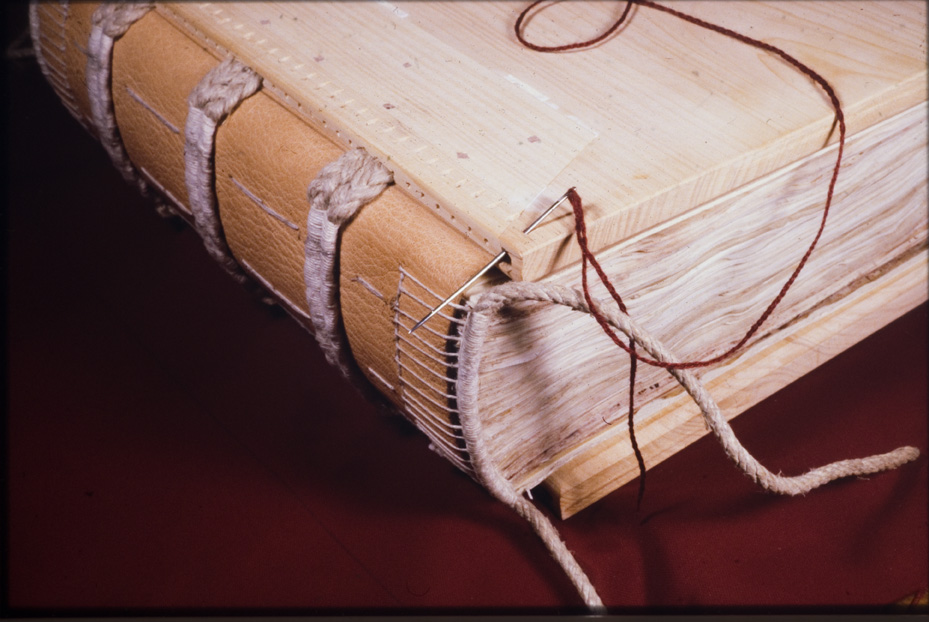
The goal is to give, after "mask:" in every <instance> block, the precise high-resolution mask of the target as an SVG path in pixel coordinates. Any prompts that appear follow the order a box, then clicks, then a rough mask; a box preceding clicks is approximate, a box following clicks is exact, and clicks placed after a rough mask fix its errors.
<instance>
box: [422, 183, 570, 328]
mask: <svg viewBox="0 0 929 622" xmlns="http://www.w3.org/2000/svg"><path fill="white" fill-rule="evenodd" d="M571 190H572V188H569V189H568V190H566V191H565V193H564V194H563V195H561V198H560V199H558V200H557V201H555V202H554V203H552V204H551V205H550V206H549V207H548V209H546V210H545V211H544V212H542V213H541V214H540V215H539V217H538V218H536V219H535V220H533V221H532V223H531V224H530V225H529V226H528V227H526V228H525V229H523V233H525V234H529V233H531V232H532V230H533V229H535V228H536V227H537V226H539V224H540V223H541V222H542V221H543V220H545V218H546V217H548V215H549V214H551V213H552V212H554V211H555V209H556V208H557V207H558V206H559V205H561V204H562V203H564V202H565V199H567V198H568V193H569V192H571ZM504 257H506V251H500V252H499V253H498V254H497V256H496V257H494V258H493V259H491V260H490V261H489V262H487V265H486V266H484V267H483V268H481V269H480V270H478V271H477V272H476V273H475V274H474V276H472V277H471V278H470V279H468V280H467V281H466V282H465V283H464V284H463V285H462V286H461V287H459V288H458V289H456V290H455V291H454V292H453V293H452V294H451V295H449V296H448V298H446V299H445V300H443V301H442V302H440V303H439V306H437V307H435V308H434V309H432V311H430V312H429V315H427V316H426V317H424V318H423V319H421V320H420V321H418V322H416V324H414V325H413V328H411V329H410V333H411V334H412V332H413V331H414V330H416V329H417V328H419V327H420V326H422V325H423V324H425V323H426V322H428V321H429V320H430V319H432V317H433V316H435V314H436V313H438V312H439V311H441V310H442V309H444V308H445V307H446V306H448V304H449V303H451V302H452V301H453V300H455V299H456V298H457V297H458V296H460V295H461V294H462V292H464V291H465V290H466V289H467V288H468V287H470V286H471V284H472V283H474V282H475V281H476V280H478V279H479V278H481V277H482V276H484V275H485V274H487V272H488V271H489V270H490V269H491V268H493V267H494V266H496V265H497V264H498V263H500V262H501V261H503V258H504Z"/></svg>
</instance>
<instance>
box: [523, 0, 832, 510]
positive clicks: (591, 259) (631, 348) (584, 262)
mask: <svg viewBox="0 0 929 622" xmlns="http://www.w3.org/2000/svg"><path fill="white" fill-rule="evenodd" d="M541 1H542V0H537V1H536V2H533V3H532V4H530V5H529V6H528V7H526V8H525V9H524V10H523V12H522V13H521V14H520V16H519V18H518V19H517V20H516V25H515V28H516V37H517V39H518V40H519V42H520V43H522V44H523V45H525V46H526V47H528V48H530V49H532V50H536V51H539V52H560V51H565V50H572V49H578V48H584V47H589V46H591V45H594V44H595V43H599V42H600V41H602V40H604V39H605V38H606V37H608V36H610V35H611V34H612V33H613V32H615V31H616V29H617V28H619V26H620V24H622V23H623V21H624V20H625V19H626V16H627V15H628V14H629V9H630V7H631V6H632V4H637V5H640V6H644V7H649V8H652V9H655V10H658V11H663V12H665V13H668V14H670V15H673V16H675V17H677V18H680V19H682V20H684V21H686V22H688V23H691V24H694V25H696V26H700V27H701V28H705V29H707V30H711V31H713V32H716V33H719V34H722V35H725V36H727V37H730V38H732V39H735V40H737V41H740V42H742V43H745V44H746V45H750V46H752V47H756V48H759V49H761V50H764V51H766V52H769V53H771V54H774V55H775V56H778V57H780V58H781V59H782V60H784V61H785V62H787V63H788V64H790V65H791V66H793V67H794V68H795V69H797V70H798V71H800V72H801V73H803V74H804V75H806V76H807V77H808V78H810V79H811V80H812V81H813V82H815V83H816V84H817V85H818V86H819V87H820V88H821V89H822V90H823V91H824V92H825V93H826V96H827V97H828V98H829V101H830V103H831V104H832V107H833V109H834V110H835V122H836V123H837V124H838V126H839V145H838V149H837V155H836V161H835V166H834V167H833V169H832V177H831V179H830V180H829V187H828V190H827V192H826V201H825V205H824V207H823V215H822V220H821V221H820V223H819V229H818V230H817V231H816V235H815V236H814V237H813V241H812V242H811V243H810V246H809V248H807V250H806V252H805V253H804V254H803V257H802V258H801V259H800V261H799V263H798V264H797V267H796V268H794V271H793V272H792V273H791V275H790V277H789V278H788V279H787V281H786V282H785V283H784V285H783V286H782V287H781V289H780V291H779V292H778V294H777V296H775V297H774V300H772V301H771V302H770V304H768V306H767V308H765V310H764V312H763V313H762V314H761V316H759V317H758V319H757V320H755V322H754V324H752V325H751V326H750V327H749V329H748V331H747V332H746V333H745V335H744V336H743V337H742V338H741V339H739V340H738V341H737V342H736V343H735V344H733V345H732V346H730V347H729V348H728V349H726V351H725V352H723V353H722V354H719V355H717V356H714V357H712V358H709V359H704V360H698V361H684V362H679V363H663V362H661V361H656V360H654V359H651V358H649V357H645V356H640V355H639V354H638V353H637V352H636V349H635V342H634V341H633V340H632V339H630V340H629V345H626V344H625V343H623V342H622V340H621V339H620V338H619V336H618V335H617V334H616V332H615V331H614V330H613V327H612V326H611V325H610V324H609V322H608V321H607V319H606V318H605V317H604V316H603V315H602V314H601V313H600V312H599V311H597V310H596V309H595V308H594V307H593V302H592V300H591V296H590V289H589V287H588V281H587V267H588V264H590V265H591V266H593V268H594V271H595V272H596V273H597V276H598V277H599V279H600V282H601V283H603V285H604V286H605V287H606V289H607V291H608V292H609V294H610V297H611V298H613V300H614V301H615V302H616V304H617V305H618V306H619V309H620V311H622V312H623V313H626V314H627V315H628V312H627V311H626V305H625V304H624V303H623V300H622V298H621V297H620V295H619V293H618V292H617V291H616V288H615V287H614V286H613V283H612V282H611V281H610V278H609V276H607V274H606V272H604V270H603V268H601V267H600V263H599V262H598V261H597V258H596V257H595V256H594V254H593V252H592V251H591V250H590V247H589V245H588V241H587V225H586V224H585V222H584V209H583V204H582V202H581V197H580V195H578V193H577V192H576V190H575V189H574V188H571V189H570V190H569V191H568V200H569V201H570V202H571V207H572V209H573V210H574V223H575V229H574V232H575V237H576V238H577V243H578V246H579V247H580V249H581V285H582V288H583V291H584V298H585V300H586V301H587V305H588V306H589V307H590V310H591V313H592V314H593V316H594V318H596V320H597V323H598V324H599V325H600V327H601V328H602V329H603V332H605V333H606V334H607V336H609V337H610V339H611V340H612V341H613V343H615V344H616V345H617V346H619V347H620V348H622V349H623V350H625V351H626V352H627V353H628V354H629V416H628V422H629V437H630V440H631V442H632V449H633V451H634V452H635V457H636V461H637V462H638V465H639V495H638V504H639V505H641V502H642V496H643V495H644V493H645V462H644V460H643V459H642V454H641V452H640V451H639V447H638V443H637V442H636V439H635V427H634V423H633V417H634V413H635V409H634V401H635V390H634V389H635V374H636V366H637V362H638V361H642V362H643V363H646V364H647V365H652V366H654V367H661V368H664V369H668V370H671V369H693V368H696V367H706V366H708V365H713V364H715V363H718V362H720V361H723V360H725V359H727V358H729V357H730V356H732V355H733V354H735V353H736V352H737V351H738V350H739V349H741V348H742V347H743V346H744V345H745V344H746V343H748V340H749V339H751V338H752V336H753V335H754V334H755V333H756V332H758V329H759V328H761V325H762V324H764V322H765V321H766V320H767V319H768V318H769V317H770V316H771V314H772V313H774V310H775V309H776V308H777V306H778V305H779V304H780V303H781V301H782V300H783V299H784V296H786V295H787V291H788V290H789V289H790V288H791V286H792V285H793V284H794V282H795V281H796V280H797V277H798V276H799V275H800V271H801V270H803V267H804V266H805V265H806V263H807V261H808V260H809V258H810V255H812V254H813V250H814V249H815V248H816V245H817V244H818V243H819V239H820V237H822V234H823V230H824V229H825V228H826V220H827V218H828V217H829V208H830V207H831V206H832V197H833V195H834V193H835V185H836V181H837V180H838V177H839V169H840V168H841V166H842V153H843V151H844V150H845V131H846V128H845V115H844V113H843V112H842V105H841V104H840V102H839V98H838V96H837V95H836V92H835V89H833V88H832V85H831V84H829V82H827V81H826V79H825V78H823V77H822V76H821V75H819V74H818V73H817V72H816V71H814V70H813V69H812V68H810V67H809V66H808V65H806V64H804V63H802V62H801V61H799V60H797V59H796V58H794V57H793V56H791V55H790V54H788V53H787V52H785V51H784V50H782V49H780V48H778V47H775V46H773V45H771V44H769V43H765V42H764V41H759V40H758V39H753V38H751V37H747V36H745V35H743V34H740V33H738V32H735V31H734V30H730V29H728V28H724V27H723V26H719V25H716V24H712V23H710V22H707V21H704V20H702V19H699V18H697V17H693V16H692V15H687V14H686V13H681V12H680V11H678V10H676V9H671V8H668V7H666V6H663V5H660V4H656V3H654V2H652V1H651V0H629V2H627V4H626V9H625V10H624V11H623V14H622V16H621V17H620V18H619V20H618V21H617V22H616V23H614V24H613V26H611V27H610V29H609V30H607V31H606V32H605V33H603V34H602V35H599V36H598V37H596V38H594V39H591V40H589V41H584V42H581V43H574V44H568V45H562V46H554V47H543V46H537V45H535V44H532V43H529V42H528V41H526V40H525V38H524V37H523V35H522V33H521V30H522V23H523V21H524V18H525V16H526V14H527V13H528V12H529V11H530V10H531V9H532V8H533V7H535V6H536V5H537V4H539V3H540V2H541Z"/></svg>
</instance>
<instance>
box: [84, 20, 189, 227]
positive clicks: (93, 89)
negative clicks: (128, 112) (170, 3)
mask: <svg viewBox="0 0 929 622" xmlns="http://www.w3.org/2000/svg"><path fill="white" fill-rule="evenodd" d="M154 6H155V5H154V4H153V3H151V2H127V3H115V2H104V3H103V4H101V5H100V6H99V7H98V8H97V9H96V10H95V11H94V14H93V16H92V17H91V21H92V28H91V32H90V37H89V39H88V41H87V67H86V71H85V82H86V84H87V97H88V100H89V102H90V117H91V118H90V123H91V125H92V126H93V130H94V131H95V132H96V134H97V138H98V139H99V140H100V143H101V144H102V145H103V148H104V150H105V151H106V152H107V155H109V156H110V160H112V162H113V165H114V166H115V167H116V170H117V171H119V173H120V174H121V175H122V176H123V179H125V180H126V181H127V182H128V183H130V184H132V185H134V186H136V187H137V188H138V189H139V192H140V193H141V194H142V196H143V197H145V198H147V199H151V200H152V201H153V202H154V203H155V211H156V212H157V213H158V215H159V216H161V217H163V218H168V217H171V216H177V215H178V209H177V207H175V206H174V205H173V204H172V203H171V202H169V201H164V200H163V199H162V198H161V196H160V195H159V194H158V193H156V192H152V189H151V188H150V187H149V184H148V182H146V180H145V178H144V177H143V176H142V175H140V174H139V172H138V171H137V170H136V169H135V167H134V166H133V164H132V161H131V159H130V158H129V154H128V153H127V152H126V147H125V145H124V144H123V140H122V136H121V135H120V132H119V127H118V125H117V123H116V114H115V110H114V107H113V92H112V84H113V46H114V45H115V43H116V40H117V39H119V38H120V37H122V36H123V35H124V34H126V32H127V31H128V30H129V27H130V26H132V25H133V24H134V23H135V22H137V21H138V20H140V19H141V18H142V17H144V16H145V14H146V13H148V12H149V11H150V10H152V9H153V8H154Z"/></svg>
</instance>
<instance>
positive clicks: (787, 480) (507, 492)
mask: <svg viewBox="0 0 929 622" xmlns="http://www.w3.org/2000/svg"><path fill="white" fill-rule="evenodd" d="M522 301H536V302H550V303H553V304H560V305H564V306H567V307H569V308H571V309H574V310H576V311H580V312H582V313H591V314H592V313H593V312H596V313H599V314H600V315H601V316H602V317H604V318H606V320H607V321H608V322H609V323H610V324H611V325H612V326H613V327H615V328H616V329H617V330H619V331H621V332H622V333H624V334H625V335H626V337H628V338H629V339H631V340H632V341H634V342H635V343H636V344H637V345H638V346H640V347H642V348H643V349H644V350H645V351H646V352H647V353H648V354H649V355H651V356H652V357H654V359H655V360H656V361H660V362H662V363H667V364H668V367H666V369H667V370H668V372H669V373H670V374H671V375H672V376H673V377H674V378H675V379H676V380H677V381H678V382H679V383H680V384H681V386H682V387H684V390H686V391H687V393H688V394H689V395H690V396H691V398H692V399H693V400H694V402H695V403H696V404H697V405H698V406H699V407H700V412H701V413H702V415H703V419H704V422H705V423H706V425H707V428H708V429H709V430H710V431H711V432H713V434H714V435H715V436H716V438H717V439H718V440H719V442H720V444H721V445H722V446H723V450H724V451H725V452H726V455H727V456H729V458H730V459H731V460H732V461H733V462H734V463H735V464H736V466H738V468H739V469H740V470H741V471H742V472H743V473H745V474H746V475H748V476H749V477H750V478H751V479H752V480H753V481H755V482H756V483H758V484H759V485H761V486H762V487H763V488H765V489H766V490H769V491H771V492H775V493H778V494H785V495H801V494H805V493H807V492H809V491H811V490H813V489H815V488H818V487H819V486H822V485H823V484H826V483H828V482H831V481H833V480H835V479H839V478H843V477H850V476H862V475H869V474H873V473H878V472H881V471H886V470H890V469H895V468H897V467H899V466H901V465H903V464H905V463H907V462H911V461H913V460H915V459H916V458H917V457H918V456H919V450H918V449H916V448H915V447H909V446H905V447H900V448H897V449H895V450H894V451H891V452H888V453H885V454H878V455H873V456H869V457H866V458H856V459H850V460H840V461H838V462H833V463H831V464H827V465H824V466H821V467H817V468H814V469H812V470H810V471H808V472H807V473H805V474H803V475H796V476H783V475H779V474H775V473H772V472H771V471H769V470H768V469H767V468H765V467H764V466H763V465H762V464H761V463H759V462H758V461H757V460H756V459H755V458H754V457H753V456H752V455H751V454H750V453H749V452H748V450H746V449H745V447H743V446H742V444H741V443H739V441H738V439H737V438H736V436H735V433H734V432H733V431H732V427H731V426H730V425H729V423H728V422H727V421H726V419H725V417H724V416H723V414H722V412H721V411H720V409H719V406H718V405H717V404H716V402H715V401H714V400H713V398H712V397H711V396H710V394H709V392H708V391H707V389H706V387H704V386H703V384H702V383H701V382H700V381H699V380H698V379H697V377H696V375H694V373H693V372H691V371H690V370H689V369H686V368H680V367H675V366H674V364H675V363H676V362H677V359H676V358H675V357H674V356H672V355H671V354H670V353H669V352H668V350H667V349H666V348H665V347H664V346H663V345H662V343H661V342H660V341H659V340H657V339H656V338H654V337H653V336H652V335H651V334H649V333H648V332H647V331H646V330H645V329H644V328H642V327H641V326H639V325H638V324H637V323H636V322H634V321H633V320H632V318H630V317H629V316H628V315H627V314H625V313H623V312H621V311H620V310H619V309H617V308H615V307H613V306H610V305H606V304H604V303H603V302H601V301H599V300H597V299H595V298H589V297H588V296H587V295H586V294H585V293H584V292H581V291H578V290H575V289H571V288H568V287H564V286H561V285H556V284H547V283H531V282H522V281H520V282H509V283H504V284H502V285H498V286H496V287H493V288H491V289H490V290H488V291H486V292H484V293H483V294H481V295H480V296H479V297H478V298H477V300H476V301H472V302H471V303H469V307H470V313H469V314H468V318H467V320H466V322H465V327H464V331H463V334H462V343H461V350H460V352H459V359H458V384H457V389H458V390H457V393H458V409H459V418H460V424H461V427H462V434H463V436H464V438H465V441H466V443H467V449H468V452H469V455H470V456H471V462H472V465H473V466H474V469H475V472H476V475H477V477H478V480H479V481H480V482H481V483H482V484H483V485H484V486H486V487H487V489H488V490H489V491H490V492H491V493H492V494H493V495H494V496H495V497H497V498H498V499H499V500H500V501H502V502H504V503H506V504H507V505H509V506H510V507H512V508H513V509H514V510H516V512H517V513H518V514H519V515H520V516H522V517H523V518H525V519H526V520H528V521H529V523H530V524H531V525H532V527H533V529H534V530H535V532H536V533H537V534H538V535H539V536H540V537H541V539H542V541H543V542H544V543H545V545H546V547H547V548H548V549H549V551H550V552H551V553H552V555H553V557H554V558H555V559H556V561H557V562H558V563H559V564H560V565H561V567H562V568H563V569H564V571H565V573H566V574H567V575H568V577H569V578H570V580H571V582H572V583H573V584H574V585H575V587H576V588H577V590H578V593H579V594H580V595H581V597H582V598H583V599H584V602H585V603H586V604H587V606H588V607H590V608H591V610H593V611H595V612H600V611H602V610H603V603H602V601H601V600H600V597H599V596H598V595H597V592H596V590H595V589H594V587H593V585H592V584H591V582H590V579H589V578H588V577H587V575H586V574H585V573H584V571H583V570H582V569H581V567H580V565H579V564H578V563H577V560H576V559H575V558H574V556H573V555H572V554H571V552H570V551H569V550H568V549H567V547H566V545H565V544H564V542H563V541H562V540H561V538H560V537H559V535H558V532H557V530H556V529H555V527H554V526H553V525H552V523H551V521H549V520H548V518H547V517H546V516H545V515H544V514H543V513H542V512H541V511H539V510H538V509H537V508H536V507H535V506H534V505H533V504H532V503H530V502H529V501H528V500H526V499H525V498H523V497H522V496H520V494H519V492H518V491H517V490H516V489H515V488H514V486H513V484H512V483H511V482H510V481H509V480H508V479H506V477H504V475H503V474H502V473H501V472H500V470H499V469H498V468H497V466H496V464H495V463H494V461H493V458H492V457H491V455H490V454H489V452H488V450H487V447H486V443H485V438H484V432H483V423H482V421H481V417H480V413H479V412H478V400H477V397H478V372H479V368H480V363H481V352H482V347H483V343H484V340H485V339H486V337H487V334H488V332H489V327H490V320H491V317H492V316H493V315H494V314H496V313H499V312H500V311H501V310H502V309H504V308H505V307H507V306H510V305H513V304H515V303H517V302H522Z"/></svg>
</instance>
